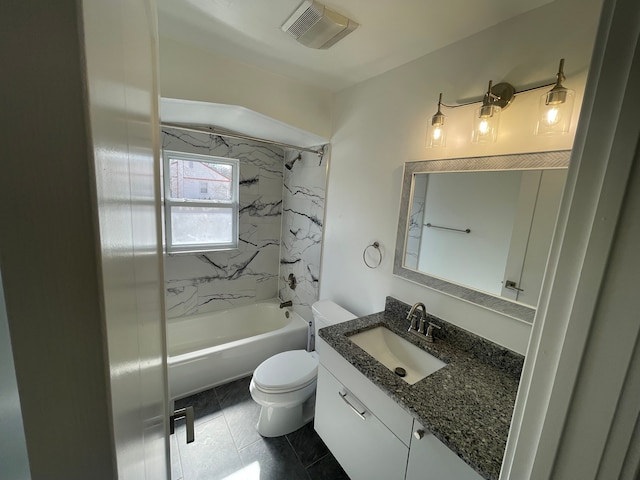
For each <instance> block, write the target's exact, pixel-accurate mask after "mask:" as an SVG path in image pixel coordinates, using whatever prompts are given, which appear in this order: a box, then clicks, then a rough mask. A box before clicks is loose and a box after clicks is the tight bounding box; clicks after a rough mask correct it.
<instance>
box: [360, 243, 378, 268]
mask: <svg viewBox="0 0 640 480" xmlns="http://www.w3.org/2000/svg"><path fill="white" fill-rule="evenodd" d="M371 247H373V248H375V249H376V250H377V251H378V255H380V259H379V260H378V263H376V264H375V265H370V264H369V262H367V256H366V255H367V250H369V249H370V248H371ZM362 261H363V262H364V264H365V265H366V266H367V267H369V268H378V267H379V266H380V264H381V263H382V250H380V243H378V242H373V243H372V244H371V245H368V246H367V248H365V249H364V252H362Z"/></svg>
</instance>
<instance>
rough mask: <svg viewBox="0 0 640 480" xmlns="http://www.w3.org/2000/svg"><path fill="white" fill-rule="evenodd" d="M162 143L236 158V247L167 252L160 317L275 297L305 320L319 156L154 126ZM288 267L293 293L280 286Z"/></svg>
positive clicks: (320, 190)
mask: <svg viewBox="0 0 640 480" xmlns="http://www.w3.org/2000/svg"><path fill="white" fill-rule="evenodd" d="M162 148H163V150H173V151H178V152H186V153H196V154H202V155H215V156H220V157H228V158H237V159H239V161H240V181H239V187H240V190H239V194H240V210H239V243H238V248H237V249H234V250H227V251H218V252H210V253H206V254H193V255H191V254H182V255H171V256H167V257H166V260H165V272H166V273H165V275H166V278H165V289H166V300H167V312H168V317H169V318H177V317H183V316H187V315H194V314H198V313H205V312H211V311H217V310H225V309H228V308H231V307H235V306H241V305H247V304H251V303H254V302H258V301H261V300H264V299H269V298H274V297H276V296H278V295H279V296H280V298H282V299H283V300H293V304H294V309H295V311H296V313H298V314H299V315H301V316H302V317H303V318H305V320H307V321H308V320H310V319H311V318H312V315H311V304H312V303H313V302H315V301H316V300H317V295H318V277H319V271H320V251H321V242H322V230H323V218H324V197H325V194H324V192H325V182H326V159H324V160H322V161H320V159H319V158H318V156H316V155H314V154H310V153H303V154H302V155H301V158H300V160H297V161H295V162H293V159H294V158H296V157H297V156H298V152H296V151H287V152H286V153H285V152H284V151H283V150H282V149H280V148H278V147H274V146H271V145H266V144H262V143H259V142H250V141H244V140H235V139H230V138H223V137H220V136H218V135H210V134H206V133H199V132H192V131H184V130H179V129H174V128H163V129H162ZM285 163H286V165H290V166H291V168H286V166H285ZM289 273H294V275H295V276H296V279H297V282H298V287H297V288H296V290H295V291H292V290H289V289H288V287H287V288H285V285H286V284H285V280H286V278H287V276H288V275H289ZM279 279H280V281H279Z"/></svg>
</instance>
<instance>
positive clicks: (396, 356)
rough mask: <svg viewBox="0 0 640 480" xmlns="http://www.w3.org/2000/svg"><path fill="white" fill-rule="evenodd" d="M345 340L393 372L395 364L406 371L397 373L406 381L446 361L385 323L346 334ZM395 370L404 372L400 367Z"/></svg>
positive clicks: (409, 381) (395, 367)
mask: <svg viewBox="0 0 640 480" xmlns="http://www.w3.org/2000/svg"><path fill="white" fill-rule="evenodd" d="M349 340H351V341H352V342H353V343H355V344H356V345H358V346H359V347H360V348H362V349H363V350H364V351H365V352H367V353H368V354H369V355H371V356H372V357H373V358H375V359H376V360H378V361H379V362H380V363H381V364H383V365H384V366H385V367H387V368H388V369H389V370H391V371H392V372H394V373H396V372H397V369H398V368H400V369H403V370H404V372H406V374H405V375H404V376H402V375H399V376H400V377H401V378H402V379H403V380H404V381H405V382H407V383H408V384H409V385H413V384H414V383H416V382H419V381H420V380H422V379H423V378H425V377H427V376H429V375H431V374H432V373H434V372H436V371H438V370H440V369H441V368H442V367H444V366H445V365H446V363H444V362H442V361H440V360H439V359H437V358H436V357H434V356H433V355H431V354H429V353H427V352H425V351H424V350H422V349H421V348H419V347H416V346H415V345H414V344H413V343H411V342H409V341H407V340H405V339H404V338H402V337H400V336H398V335H396V334H395V333H393V332H392V331H391V330H389V329H388V328H386V327H382V326H381V327H376V328H372V329H370V330H365V331H364V332H360V333H356V334H355V335H352V336H350V337H349ZM399 372H400V374H402V373H404V372H403V371H402V370H400V371H399ZM396 374H398V373H396Z"/></svg>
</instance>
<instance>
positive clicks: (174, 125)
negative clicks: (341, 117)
mask: <svg viewBox="0 0 640 480" xmlns="http://www.w3.org/2000/svg"><path fill="white" fill-rule="evenodd" d="M160 126H161V127H167V128H175V129H178V130H186V131H190V132H199V133H207V134H209V135H218V136H219V137H227V138H236V139H239V140H252V141H254V142H261V143H266V144H269V145H277V146H279V147H285V148H292V149H294V150H298V151H301V152H311V153H315V154H316V155H318V156H319V157H320V158H322V157H323V155H324V149H322V148H321V149H320V150H314V149H313V148H307V147H299V146H297V145H291V144H289V143H283V142H276V141H274V140H267V139H266V138H258V137H252V136H250V135H243V134H241V133H230V132H225V131H224V130H218V129H216V128H214V127H210V126H207V125H203V126H197V127H196V126H184V125H180V124H177V123H161V124H160Z"/></svg>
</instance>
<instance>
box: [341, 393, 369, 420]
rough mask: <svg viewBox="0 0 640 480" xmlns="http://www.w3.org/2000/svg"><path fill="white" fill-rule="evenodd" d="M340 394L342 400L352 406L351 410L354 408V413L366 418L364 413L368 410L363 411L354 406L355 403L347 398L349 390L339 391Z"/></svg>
mask: <svg viewBox="0 0 640 480" xmlns="http://www.w3.org/2000/svg"><path fill="white" fill-rule="evenodd" d="M338 395H340V398H341V399H342V401H343V402H344V403H346V404H347V405H349V408H351V410H353V413H355V414H356V415H358V416H359V417H360V418H361V419H362V420H366V418H365V416H364V414H365V413H366V410H362V412H361V411H360V410H358V409H357V408H356V407H354V406H353V404H352V403H351V402H350V401H349V400H347V392H338Z"/></svg>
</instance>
